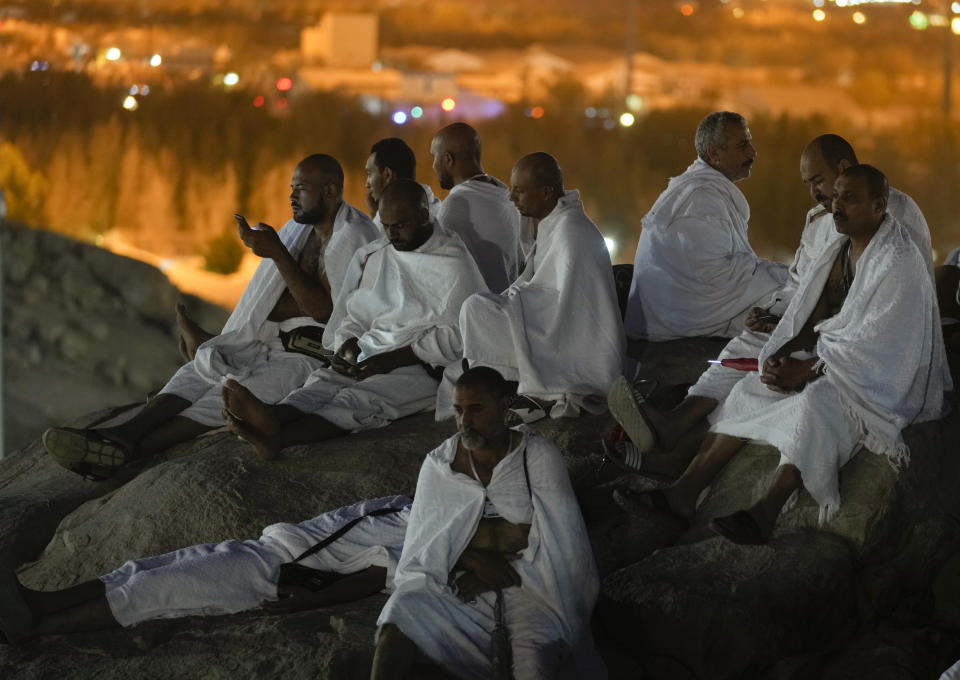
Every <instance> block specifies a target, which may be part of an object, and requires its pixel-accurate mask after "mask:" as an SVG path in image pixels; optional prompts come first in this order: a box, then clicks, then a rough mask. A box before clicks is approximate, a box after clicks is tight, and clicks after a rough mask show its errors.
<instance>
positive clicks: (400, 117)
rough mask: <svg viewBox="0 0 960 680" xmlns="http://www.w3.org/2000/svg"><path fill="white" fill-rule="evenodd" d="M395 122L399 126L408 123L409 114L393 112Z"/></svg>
mask: <svg viewBox="0 0 960 680" xmlns="http://www.w3.org/2000/svg"><path fill="white" fill-rule="evenodd" d="M393 122H394V123H396V124H397V125H403V124H404V123H406V122H407V114H406V113H404V112H403V111H394V112H393Z"/></svg>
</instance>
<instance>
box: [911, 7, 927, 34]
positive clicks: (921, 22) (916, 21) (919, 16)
mask: <svg viewBox="0 0 960 680" xmlns="http://www.w3.org/2000/svg"><path fill="white" fill-rule="evenodd" d="M909 21H910V25H911V26H913V27H914V28H915V29H916V30H918V31H924V30H926V28H927V24H929V23H930V22H929V21H928V20H927V15H926V14H924V13H923V12H921V11H920V10H915V11H914V12H913V13H912V14H911V15H910V19H909Z"/></svg>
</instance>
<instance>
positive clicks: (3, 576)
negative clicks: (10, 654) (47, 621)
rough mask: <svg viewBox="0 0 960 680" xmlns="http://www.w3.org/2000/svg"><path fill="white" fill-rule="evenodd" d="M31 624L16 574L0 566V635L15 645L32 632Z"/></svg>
mask: <svg viewBox="0 0 960 680" xmlns="http://www.w3.org/2000/svg"><path fill="white" fill-rule="evenodd" d="M33 624H34V617H33V612H32V611H31V610H30V606H29V605H28V604H27V602H26V600H24V599H23V593H22V592H21V591H20V582H19V581H17V576H16V574H14V573H13V570H12V569H11V568H10V567H8V566H7V565H5V564H0V634H2V635H3V637H5V638H6V639H7V641H8V642H9V643H10V644H16V643H17V642H19V641H20V640H22V639H23V638H24V637H26V636H27V634H29V633H30V631H31V630H33Z"/></svg>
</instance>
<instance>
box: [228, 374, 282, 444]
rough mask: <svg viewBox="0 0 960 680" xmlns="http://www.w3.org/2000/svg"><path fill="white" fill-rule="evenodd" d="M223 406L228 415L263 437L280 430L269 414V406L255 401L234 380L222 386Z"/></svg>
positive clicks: (255, 399)
mask: <svg viewBox="0 0 960 680" xmlns="http://www.w3.org/2000/svg"><path fill="white" fill-rule="evenodd" d="M223 404H224V406H225V407H226V410H227V412H228V413H229V414H230V415H232V416H233V417H234V418H236V419H237V420H241V421H243V423H244V424H245V425H247V426H248V427H252V428H254V429H255V430H257V431H259V432H260V433H261V434H263V435H266V436H268V437H270V436H273V435H275V434H276V433H277V431H278V430H279V429H280V423H278V422H277V421H276V419H275V418H274V417H273V414H272V413H271V412H270V410H271V406H270V405H269V404H265V403H263V402H262V401H260V400H259V399H257V398H256V397H255V396H254V395H253V392H251V391H250V390H248V389H247V388H246V387H244V386H243V385H241V384H240V383H238V382H237V381H236V380H228V381H227V382H225V383H224V384H223Z"/></svg>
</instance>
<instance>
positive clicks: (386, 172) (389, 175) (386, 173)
mask: <svg viewBox="0 0 960 680" xmlns="http://www.w3.org/2000/svg"><path fill="white" fill-rule="evenodd" d="M381 174H382V175H383V186H388V185H389V184H390V183H391V182H392V181H393V180H395V179H396V178H397V175H396V173H395V172H394V171H393V168H391V167H390V166H389V165H388V166H387V167H385V168H384V169H383V172H382V173H381Z"/></svg>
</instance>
